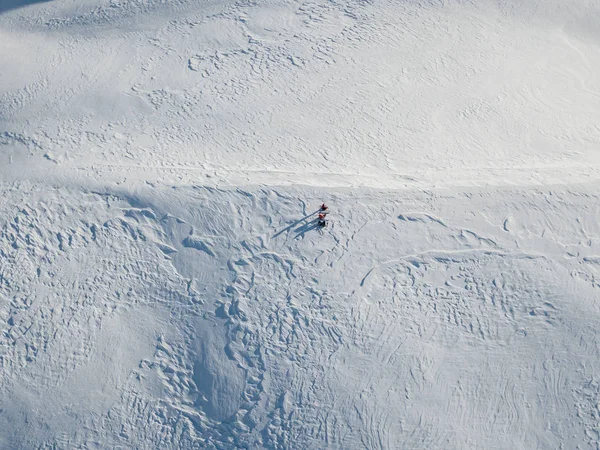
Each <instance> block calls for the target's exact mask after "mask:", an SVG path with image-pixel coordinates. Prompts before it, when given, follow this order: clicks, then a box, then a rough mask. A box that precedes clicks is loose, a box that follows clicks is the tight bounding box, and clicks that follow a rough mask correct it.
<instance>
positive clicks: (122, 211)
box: [0, 184, 600, 448]
mask: <svg viewBox="0 0 600 450" xmlns="http://www.w3.org/2000/svg"><path fill="white" fill-rule="evenodd" d="M7 192H12V193H13V194H12V195H16V196H17V197H18V198H23V197H24V199H23V201H22V203H21V205H20V206H19V207H16V206H15V202H14V200H13V199H11V197H10V196H9V197H8V198H7V199H5V200H4V203H3V206H2V217H3V218H5V219H4V221H3V222H4V223H3V228H2V229H3V231H2V234H1V238H2V239H1V241H0V244H1V246H0V250H1V251H2V255H3V260H4V261H5V264H4V265H3V273H2V280H3V283H2V297H3V298H4V299H6V300H7V302H5V303H3V306H2V311H1V313H2V316H3V317H4V319H5V323H6V324H7V326H6V328H5V330H4V332H3V335H2V341H1V346H0V348H1V349H2V357H1V362H2V365H1V368H2V370H1V371H0V374H1V375H2V386H3V388H2V390H3V396H2V398H3V399H4V400H3V405H2V411H3V414H2V415H1V416H0V417H1V418H2V421H3V422H4V423H3V426H1V427H0V429H2V430H3V432H2V439H3V441H0V442H4V443H5V447H6V448H51V447H52V446H53V445H55V446H58V447H59V448H80V447H81V448H93V447H94V446H96V447H102V448H106V447H118V446H122V447H125V448H131V447H136V448H153V447H155V446H156V445H159V446H161V447H162V448H196V447H201V448H240V447H249V448H323V447H328V448H364V447H367V448H425V447H427V448H432V447H435V448H465V447H469V446H476V447H485V448H554V447H558V446H560V444H561V443H562V444H564V445H567V446H569V447H575V446H577V445H580V446H582V448H584V447H590V448H591V447H593V446H595V445H597V443H598V438H597V434H596V433H595V431H594V430H595V427H596V425H595V424H596V418H597V409H596V404H597V402H598V392H597V384H596V382H595V381H594V380H595V378H594V373H595V372H594V367H595V363H596V361H597V358H598V346H597V342H596V332H595V329H596V328H597V326H598V314H597V308H598V306H597V302H596V301H595V299H597V296H598V288H599V287H600V285H599V284H598V276H599V273H598V271H599V268H598V260H600V248H599V247H598V243H597V242H596V241H597V237H598V234H599V233H600V229H599V227H598V225H597V223H596V220H595V217H596V215H597V214H598V207H597V206H596V207H595V209H594V208H590V207H589V205H590V200H592V201H593V202H594V203H597V202H596V200H597V199H598V197H597V193H594V192H593V191H589V190H586V189H583V188H582V189H580V190H568V189H564V188H560V187H558V188H546V189H544V190H531V189H527V190H507V191H505V192H504V195H503V196H498V195H497V193H496V192H493V193H486V192H485V191H481V190H475V191H470V192H469V191H467V192H464V193H461V194H455V193H446V194H443V193H437V194H434V193H426V194H424V193H414V192H410V193H408V192H407V193H404V194H399V193H386V192H380V191H367V190H363V191H361V192H360V193H359V192H357V191H355V190H351V191H339V192H337V193H335V195H334V196H333V197H332V198H331V203H332V206H333V208H334V210H333V212H332V224H333V226H332V227H331V228H328V229H325V231H324V232H323V233H320V231H319V230H317V229H314V228H312V227H313V226H312V225H311V221H314V219H315V211H316V209H317V205H318V204H320V203H319V202H320V200H321V199H322V198H323V197H322V195H323V192H322V191H320V190H318V189H313V188H305V189H301V190H299V189H286V188H280V189H272V188H264V189H252V190H242V189H209V188H198V189H191V188H178V189H169V190H167V189H154V188H146V189H140V190H139V191H138V192H136V193H133V194H132V193H125V192H124V191H120V192H119V191H114V192H112V193H109V192H108V191H107V192H104V193H92V192H88V193H81V191H69V190H67V189H58V190H48V189H47V188H42V189H40V188H39V187H37V186H32V185H29V186H28V185H26V184H23V185H20V186H18V187H17V188H12V189H7ZM299 194H301V195H299ZM542 203H543V204H544V205H545V206H544V208H543V209H540V208H538V207H537V206H536V205H539V204H542ZM424 211H427V212H424ZM523 211H527V214H524V213H523ZM507 212H509V213H510V214H508V215H507V214H506V213H507ZM81 213H83V214H81ZM306 216H308V217H307V218H305V219H302V218H303V217H306ZM571 216H572V217H574V218H575V220H571V219H570V218H569V217H571ZM83 217H85V219H83ZM334 219H335V220H334ZM39 399H43V402H40V400H39ZM567 411H570V412H572V414H571V413H567ZM499 434H501V435H502V436H503V439H502V441H501V442H499V441H498V437H497V436H498V435H499Z"/></svg>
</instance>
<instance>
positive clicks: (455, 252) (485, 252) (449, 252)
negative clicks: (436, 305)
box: [360, 249, 547, 287]
mask: <svg viewBox="0 0 600 450" xmlns="http://www.w3.org/2000/svg"><path fill="white" fill-rule="evenodd" d="M477 253H480V254H483V255H494V256H500V257H507V256H510V257H513V258H514V257H516V258H518V259H547V258H546V256H545V255H538V254H527V253H508V252H501V251H497V250H489V249H467V250H427V251H424V252H419V253H413V254H410V255H405V256H403V257H402V258H397V259H391V260H389V261H385V262H383V263H381V264H379V265H377V266H375V267H372V268H371V269H369V271H368V272H367V273H366V274H365V276H364V277H363V278H362V280H361V281H360V286H361V287H362V286H364V284H365V282H366V280H367V278H369V276H370V275H371V273H372V272H373V271H375V270H377V269H380V268H382V267H385V266H388V265H390V264H394V263H399V262H405V261H406V260H408V259H411V258H422V257H423V256H429V257H430V258H433V259H437V260H444V259H446V258H448V257H450V256H452V255H468V254H477ZM437 255H439V256H437ZM419 262H423V261H419Z"/></svg>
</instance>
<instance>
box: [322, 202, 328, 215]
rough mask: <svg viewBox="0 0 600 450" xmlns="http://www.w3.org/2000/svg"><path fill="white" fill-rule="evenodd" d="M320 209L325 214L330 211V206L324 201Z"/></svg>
mask: <svg viewBox="0 0 600 450" xmlns="http://www.w3.org/2000/svg"><path fill="white" fill-rule="evenodd" d="M320 211H321V212H322V213H323V214H327V213H328V212H329V206H327V205H326V204H325V203H323V204H322V205H321V209H320Z"/></svg>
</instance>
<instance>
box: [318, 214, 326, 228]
mask: <svg viewBox="0 0 600 450" xmlns="http://www.w3.org/2000/svg"><path fill="white" fill-rule="evenodd" d="M326 217H327V216H326V214H325V213H322V212H320V213H319V219H318V221H317V225H319V226H320V227H326V226H327V219H326Z"/></svg>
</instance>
